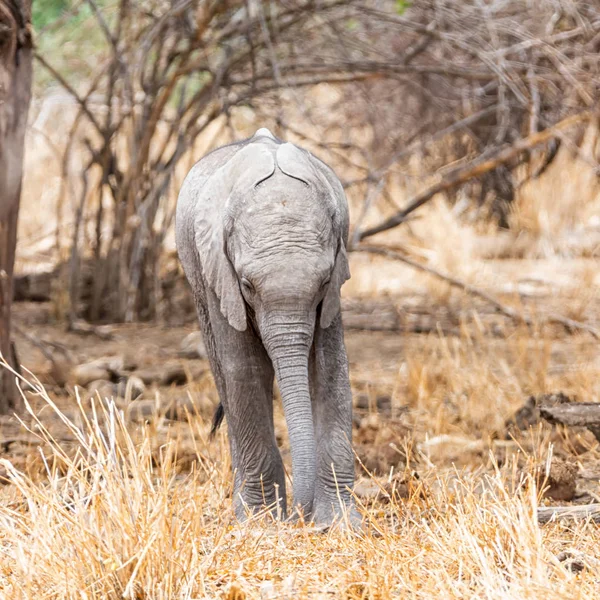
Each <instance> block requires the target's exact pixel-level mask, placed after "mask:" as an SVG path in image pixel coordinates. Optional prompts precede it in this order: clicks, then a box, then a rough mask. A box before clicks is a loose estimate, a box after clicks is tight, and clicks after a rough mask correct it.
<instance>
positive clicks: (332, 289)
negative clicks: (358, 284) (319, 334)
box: [320, 239, 350, 329]
mask: <svg viewBox="0 0 600 600" xmlns="http://www.w3.org/2000/svg"><path fill="white" fill-rule="evenodd" d="M348 279H350V267H349V266H348V255H347V254H346V247H345V246H344V240H342V239H340V241H339V245H338V249H337V252H336V255H335V263H334V265H333V271H332V272H331V280H330V281H329V283H328V284H327V291H326V292H325V298H323V303H322V305H321V320H320V324H321V327H322V328H323V329H327V327H329V326H330V325H331V324H332V323H333V320H334V319H335V318H336V317H337V316H338V314H339V313H340V311H341V310H342V306H341V302H340V290H341V287H342V285H344V282H345V281H348Z"/></svg>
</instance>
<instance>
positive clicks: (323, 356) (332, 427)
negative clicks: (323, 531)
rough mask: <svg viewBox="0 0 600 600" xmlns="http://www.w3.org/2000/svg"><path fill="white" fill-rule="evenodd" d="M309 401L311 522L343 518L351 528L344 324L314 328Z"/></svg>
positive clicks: (349, 406) (351, 461)
mask: <svg viewBox="0 0 600 600" xmlns="http://www.w3.org/2000/svg"><path fill="white" fill-rule="evenodd" d="M310 378H311V397H312V402H313V415H314V422H315V429H316V432H315V433H316V440H317V485H316V492H315V505H314V513H313V514H314V517H313V518H314V520H315V522H317V523H320V524H325V525H330V524H331V523H332V522H333V521H334V520H335V519H336V518H337V519H339V518H341V516H342V514H343V513H344V512H345V513H346V515H347V517H348V518H349V520H350V524H351V525H357V524H359V523H360V515H359V514H358V512H357V511H356V508H355V506H354V501H353V499H352V495H351V490H352V488H353V486H354V454H353V451H352V393H351V390H350V379H349V374H348V358H347V356H346V348H345V345H344V332H343V329H342V319H341V316H339V315H338V317H336V319H335V320H334V321H333V323H332V324H331V325H330V326H329V327H328V328H327V329H322V328H321V327H317V328H316V330H315V339H314V343H313V349H312V352H311V360H310Z"/></svg>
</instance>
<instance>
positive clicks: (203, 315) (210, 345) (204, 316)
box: [194, 282, 241, 489]
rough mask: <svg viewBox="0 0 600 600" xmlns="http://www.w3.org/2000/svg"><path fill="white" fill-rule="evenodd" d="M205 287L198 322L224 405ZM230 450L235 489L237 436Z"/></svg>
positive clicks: (198, 297)
mask: <svg viewBox="0 0 600 600" xmlns="http://www.w3.org/2000/svg"><path fill="white" fill-rule="evenodd" d="M204 290H205V288H204V286H203V285H202V282H199V284H198V286H197V288H196V289H195V290H194V296H195V304H196V311H197V313H198V322H199V324H200V331H201V333H202V341H203V342H204V346H205V348H206V354H207V356H208V362H209V364H210V369H211V371H212V374H213V379H214V381H215V387H216V388H217V393H218V396H219V401H220V402H221V404H222V405H223V406H226V404H227V397H226V391H225V377H224V376H223V371H222V369H221V362H220V360H219V356H218V353H217V345H216V342H215V336H214V334H213V330H212V327H211V324H210V316H209V313H208V306H207V301H206V293H205V291H204ZM229 450H230V452H231V467H232V469H233V473H234V489H239V488H240V486H241V480H240V478H239V469H238V460H237V449H236V446H235V438H232V437H231V436H229Z"/></svg>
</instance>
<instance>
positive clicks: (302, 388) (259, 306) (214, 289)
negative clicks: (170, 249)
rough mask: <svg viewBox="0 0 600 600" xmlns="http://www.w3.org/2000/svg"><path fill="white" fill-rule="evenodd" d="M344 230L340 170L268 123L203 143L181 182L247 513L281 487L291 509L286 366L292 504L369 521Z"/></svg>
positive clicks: (200, 302)
mask: <svg viewBox="0 0 600 600" xmlns="http://www.w3.org/2000/svg"><path fill="white" fill-rule="evenodd" d="M347 236H348V207H347V203H346V199H345V196H344V192H343V189H342V186H341V184H340V182H339V180H338V179H337V177H336V176H335V174H334V173H333V171H331V169H329V167H327V166H326V165H325V164H324V163H322V162H321V161H319V160H318V159H316V158H315V157H313V156H312V155H311V154H309V153H308V152H305V151H304V150H301V149H300V148H298V147H296V146H294V145H292V144H284V143H282V142H281V141H280V140H277V139H276V138H274V137H273V135H272V134H271V133H270V132H269V131H268V130H267V129H260V130H259V131H257V132H256V134H255V135H254V136H253V137H252V138H250V139H249V140H245V141H243V142H241V143H238V144H233V145H230V146H225V147H222V148H219V149H218V150H215V151H214V152H212V153H210V154H208V155H207V156H205V157H204V158H203V159H202V160H201V161H200V162H198V163H197V164H196V165H195V166H194V167H193V168H192V170H191V171H190V173H189V174H188V176H187V178H186V180H185V182H184V184H183V187H182V189H181V192H180V194H179V200H178V205H177V249H178V253H179V257H180V260H181V263H182V265H183V268H184V270H185V273H186V276H187V279H188V281H189V283H190V285H191V287H192V290H193V293H194V298H195V302H196V306H197V309H198V315H199V321H200V327H201V330H202V334H203V336H204V341H205V344H206V348H207V351H208V355H209V359H210V363H211V368H212V371H213V374H214V377H215V381H216V385H217V388H218V392H219V397H220V399H221V402H222V404H223V407H224V410H225V416H226V418H227V425H228V431H229V440H230V447H231V456H232V463H233V468H234V472H235V482H234V503H235V510H236V514H237V516H238V517H239V518H244V517H245V515H246V514H247V511H248V510H250V511H253V510H256V509H259V508H261V507H263V506H265V505H267V506H276V500H277V498H279V500H280V502H279V507H280V508H279V509H280V511H281V514H282V515H283V516H285V515H286V492H285V479H284V470H283V464H282V461H281V456H280V454H279V450H278V448H277V444H276V441H275V434H274V427H273V379H274V377H275V379H276V380H277V384H278V386H279V390H280V393H281V397H282V400H283V408H284V413H285V419H286V422H287V427H288V433H289V437H290V446H291V454H292V474H293V488H294V489H293V493H294V498H293V502H294V507H300V508H301V511H302V514H303V515H304V517H305V518H312V519H313V520H314V521H315V522H317V523H319V524H330V523H331V522H332V521H333V520H335V519H336V518H337V517H339V516H340V514H341V512H342V511H341V506H342V505H345V506H346V507H347V508H348V511H347V512H346V514H347V515H348V516H349V518H350V520H351V522H353V523H355V522H357V521H358V515H357V513H356V510H355V508H354V506H353V503H352V499H351V495H350V493H349V489H352V487H353V483H354V461H353V453H352V448H351V436H352V401H351V393H350V383H349V378H348V360H347V357H346V349H345V347H344V337H343V331H342V321H341V315H340V287H341V286H342V284H343V283H344V281H345V280H346V279H348V278H349V276H350V274H349V271H348V262H347V257H346V250H345V244H346V242H347Z"/></svg>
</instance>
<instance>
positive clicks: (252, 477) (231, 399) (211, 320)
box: [207, 290, 286, 519]
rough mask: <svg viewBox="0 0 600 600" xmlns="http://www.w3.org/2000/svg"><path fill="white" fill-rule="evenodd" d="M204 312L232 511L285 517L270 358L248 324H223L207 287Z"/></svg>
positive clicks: (222, 319)
mask: <svg viewBox="0 0 600 600" xmlns="http://www.w3.org/2000/svg"><path fill="white" fill-rule="evenodd" d="M207 316H208V328H210V330H211V336H212V340H213V342H216V343H215V346H214V349H215V366H214V367H213V372H214V373H215V375H216V376H215V379H216V380H220V381H221V384H220V386H221V387H222V388H223V390H222V392H221V390H220V391H219V394H220V396H221V401H222V402H223V408H224V410H225V418H226V420H227V429H228V434H229V442H230V448H231V456H232V466H233V468H234V470H235V478H234V489H233V498H234V508H235V513H236V515H237V517H238V518H240V519H244V518H245V516H246V514H247V512H255V511H256V510H260V509H261V508H263V507H265V506H268V507H271V508H272V512H273V513H274V514H280V515H281V516H282V517H285V516H286V492H285V471H284V469H283V462H282V460H281V454H280V453H279V449H278V448H277V441H276V439H275V428H274V424H273V380H274V374H273V367H272V365H271V361H270V360H269V358H268V356H267V353H266V351H265V349H264V348H263V345H262V343H261V341H260V339H259V338H258V337H257V336H256V334H255V333H254V332H253V331H252V329H251V328H250V327H248V329H247V330H246V331H243V332H240V331H237V330H235V329H233V328H232V327H231V326H230V325H229V323H227V321H226V320H225V318H224V317H223V316H222V314H221V312H220V308H219V305H218V300H217V298H216V296H215V295H214V293H213V292H212V291H211V290H207ZM209 344H210V342H209ZM211 366H212V363H211ZM217 386H219V384H217Z"/></svg>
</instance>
